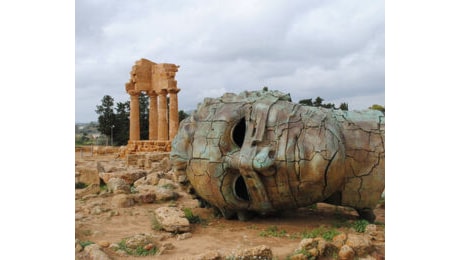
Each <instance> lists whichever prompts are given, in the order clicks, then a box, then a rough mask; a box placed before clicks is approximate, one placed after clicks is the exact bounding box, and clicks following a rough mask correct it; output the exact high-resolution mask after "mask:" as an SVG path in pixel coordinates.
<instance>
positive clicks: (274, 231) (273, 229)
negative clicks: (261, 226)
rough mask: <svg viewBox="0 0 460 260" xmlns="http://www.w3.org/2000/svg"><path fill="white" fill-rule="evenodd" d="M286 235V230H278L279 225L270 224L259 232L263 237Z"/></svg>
mask: <svg viewBox="0 0 460 260" xmlns="http://www.w3.org/2000/svg"><path fill="white" fill-rule="evenodd" d="M286 235H287V232H286V230H284V229H281V230H278V227H277V226H270V227H268V228H266V229H265V230H262V231H261V232H260V233H259V236H261V237H285V236H286Z"/></svg>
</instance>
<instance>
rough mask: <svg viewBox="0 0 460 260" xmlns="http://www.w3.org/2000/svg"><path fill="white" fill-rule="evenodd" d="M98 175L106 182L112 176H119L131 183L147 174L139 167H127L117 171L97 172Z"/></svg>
mask: <svg viewBox="0 0 460 260" xmlns="http://www.w3.org/2000/svg"><path fill="white" fill-rule="evenodd" d="M99 176H100V177H101V179H102V180H103V181H104V182H105V183H108V182H109V180H110V179H112V178H120V179H122V180H124V181H125V182H126V183H127V184H128V185H132V184H133V183H134V182H135V181H137V180H138V179H140V178H142V177H145V176H147V172H146V171H145V170H140V169H128V170H124V171H118V172H102V173H99Z"/></svg>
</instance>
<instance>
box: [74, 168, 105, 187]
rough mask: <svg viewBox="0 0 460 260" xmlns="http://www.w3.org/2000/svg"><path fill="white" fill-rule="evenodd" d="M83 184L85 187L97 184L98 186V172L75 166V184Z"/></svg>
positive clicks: (94, 169) (93, 169)
mask: <svg viewBox="0 0 460 260" xmlns="http://www.w3.org/2000/svg"><path fill="white" fill-rule="evenodd" d="M78 182H81V183H84V184H86V185H91V184H97V185H99V183H100V180H99V172H98V171H97V169H96V168H95V167H94V166H93V167H87V166H77V169H76V173H75V183H78Z"/></svg>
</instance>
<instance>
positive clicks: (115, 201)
mask: <svg viewBox="0 0 460 260" xmlns="http://www.w3.org/2000/svg"><path fill="white" fill-rule="evenodd" d="M133 205H134V199H133V198H132V197H131V196H130V195H127V194H118V195H115V196H113V198H112V206H113V207H115V208H127V207H131V206H133Z"/></svg>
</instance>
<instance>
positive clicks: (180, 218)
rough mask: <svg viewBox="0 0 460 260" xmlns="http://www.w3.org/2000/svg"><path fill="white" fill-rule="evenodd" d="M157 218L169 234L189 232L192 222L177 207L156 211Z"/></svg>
mask: <svg viewBox="0 0 460 260" xmlns="http://www.w3.org/2000/svg"><path fill="white" fill-rule="evenodd" d="M155 218H156V220H157V221H158V224H159V225H160V226H161V228H162V229H164V230H165V231H168V232H174V233H178V232H188V231H190V222H189V221H188V219H187V218H185V214H184V212H183V211H182V210H180V209H179V208H176V207H161V208H158V209H156V210H155Z"/></svg>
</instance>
